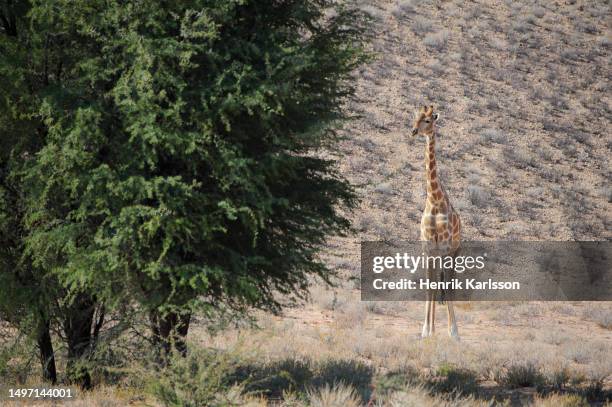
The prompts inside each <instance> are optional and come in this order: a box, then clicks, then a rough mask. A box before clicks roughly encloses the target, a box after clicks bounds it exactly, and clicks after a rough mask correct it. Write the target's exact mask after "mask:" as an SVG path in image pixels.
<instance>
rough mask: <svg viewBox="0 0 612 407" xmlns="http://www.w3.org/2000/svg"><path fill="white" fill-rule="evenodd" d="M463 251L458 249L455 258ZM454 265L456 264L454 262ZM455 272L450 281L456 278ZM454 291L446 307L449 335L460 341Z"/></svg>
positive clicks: (450, 293) (451, 292)
mask: <svg viewBox="0 0 612 407" xmlns="http://www.w3.org/2000/svg"><path fill="white" fill-rule="evenodd" d="M460 251H461V249H456V250H455V252H454V253H453V257H457V256H458V255H459V253H460ZM453 264H454V262H453ZM455 275H456V274H455V270H451V275H450V279H451V280H452V279H453V278H454V277H455ZM453 295H454V292H453V290H449V295H448V301H446V306H447V310H448V334H449V335H450V336H451V338H455V339H457V340H459V329H457V319H456V318H455V307H454V305H453V301H452V300H453Z"/></svg>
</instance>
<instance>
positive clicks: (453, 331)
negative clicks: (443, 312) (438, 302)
mask: <svg viewBox="0 0 612 407" xmlns="http://www.w3.org/2000/svg"><path fill="white" fill-rule="evenodd" d="M446 306H447V309H448V334H449V335H450V336H451V337H452V338H455V339H457V340H459V330H458V329H457V320H456V319H455V308H454V307H453V302H452V301H446Z"/></svg>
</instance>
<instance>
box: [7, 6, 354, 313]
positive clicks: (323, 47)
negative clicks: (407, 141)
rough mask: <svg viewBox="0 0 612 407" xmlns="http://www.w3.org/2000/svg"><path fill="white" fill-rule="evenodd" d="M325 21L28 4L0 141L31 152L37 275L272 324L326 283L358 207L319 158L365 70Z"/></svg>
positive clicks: (255, 13)
mask: <svg viewBox="0 0 612 407" xmlns="http://www.w3.org/2000/svg"><path fill="white" fill-rule="evenodd" d="M329 7H331V3H328V2H327V1H321V0H316V1H306V2H295V1H278V2H259V1H246V0H241V1H227V2H217V1H205V0H192V1H178V2H170V3H167V4H165V5H163V6H162V5H160V4H159V3H158V2H153V1H141V2H131V1H130V2H111V3H108V2H105V1H104V2H103V1H89V0H88V1H84V0H82V1H76V2H75V1H67V0H62V1H57V2H53V3H48V2H38V1H34V2H32V3H31V5H30V8H29V9H28V10H25V11H27V13H25V12H24V13H23V14H22V15H19V16H18V24H17V26H18V30H17V31H18V32H17V35H16V36H9V35H6V33H4V34H2V35H0V36H1V37H2V39H1V42H0V50H1V51H2V55H4V56H3V57H2V58H1V61H0V82H2V83H3V85H2V86H3V90H4V91H5V92H6V93H5V95H6V97H5V98H4V100H3V110H4V111H6V112H10V116H11V120H6V121H3V122H0V123H2V128H1V129H0V130H1V131H2V137H3V140H2V143H3V144H4V143H7V144H9V145H10V144H11V143H12V142H13V141H14V140H13V139H12V138H16V139H17V140H18V141H19V142H21V141H22V139H21V138H22V137H25V136H24V135H25V134H33V135H35V136H36V137H34V141H32V142H31V143H25V144H27V145H25V144H24V143H21V144H22V145H20V147H19V150H15V151H14V154H20V157H26V159H25V160H23V162H22V163H21V164H20V165H19V166H18V167H19V168H16V169H15V171H16V172H17V173H19V174H20V177H21V178H20V180H21V181H22V182H23V185H24V188H25V190H26V192H27V193H26V194H25V208H24V211H25V218H24V219H25V226H26V229H27V231H28V233H27V235H26V247H25V250H26V253H27V255H28V256H29V257H30V258H31V259H32V262H33V265H34V266H35V267H36V268H37V269H41V270H45V271H47V270H49V271H52V272H53V273H54V274H55V275H57V276H59V277H60V278H61V281H62V284H63V285H64V286H66V287H68V288H69V289H70V290H71V292H75V291H79V290H93V291H95V292H96V293H97V295H98V296H100V298H103V299H104V300H105V302H106V303H107V304H109V305H112V304H116V303H117V302H119V301H122V300H125V299H126V298H132V299H136V300H138V301H139V302H140V303H142V304H143V305H145V307H146V308H148V309H154V310H165V311H170V310H178V309H185V308H193V307H196V306H200V307H203V308H204V309H205V310H207V311H210V312H213V311H214V310H215V309H216V308H215V306H216V305H218V304H219V303H220V302H223V303H224V304H225V305H226V306H229V307H231V308H232V309H236V310H244V309H245V308H247V307H259V308H264V309H271V310H277V309H278V307H279V303H278V302H277V300H276V299H275V297H274V295H275V293H282V294H287V295H289V296H290V297H296V298H299V297H303V296H304V295H305V294H306V288H307V285H308V281H309V280H308V276H309V275H312V274H314V275H318V276H319V277H321V278H323V279H325V280H328V279H329V276H330V271H329V270H327V269H326V268H325V266H324V265H323V264H322V263H321V262H320V261H319V260H318V257H317V251H318V248H319V247H320V245H321V244H322V243H323V242H324V241H325V239H326V238H327V236H329V235H330V234H337V233H340V234H341V233H344V232H346V231H347V230H348V226H349V223H348V220H347V219H346V218H345V217H344V216H343V212H342V211H341V209H342V208H351V207H352V206H353V205H354V204H355V196H354V193H353V190H352V188H351V186H350V185H349V184H348V183H347V182H346V180H344V179H342V178H341V177H340V176H339V175H338V173H337V171H336V168H335V164H334V161H333V160H332V159H329V158H324V157H323V156H322V155H321V154H319V151H320V150H321V149H323V148H329V147H332V146H333V145H334V143H335V142H336V141H337V140H338V135H337V133H336V130H335V129H336V125H337V123H338V122H339V121H341V120H343V119H344V118H345V114H344V112H343V111H342V109H341V106H342V104H343V103H344V101H346V99H347V98H349V97H350V96H351V95H352V93H353V86H352V83H351V71H352V70H353V69H354V68H355V67H356V66H357V65H358V64H359V63H360V62H361V61H362V60H363V54H362V53H361V50H360V43H361V41H362V39H361V34H360V32H361V31H362V30H361V27H360V24H361V22H362V17H361V15H360V14H359V13H357V12H356V11H354V10H351V9H347V8H337V10H336V12H335V13H328V14H326V10H327V9H328V8H329ZM13 129H15V130H17V132H16V133H14V134H13V133H12V130H13ZM9 133H10V134H9ZM30 138H32V137H30ZM26 139H27V138H26Z"/></svg>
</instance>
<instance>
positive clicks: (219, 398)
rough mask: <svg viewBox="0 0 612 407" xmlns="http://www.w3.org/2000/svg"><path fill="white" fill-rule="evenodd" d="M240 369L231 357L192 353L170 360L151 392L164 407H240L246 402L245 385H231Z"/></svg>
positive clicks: (151, 384) (154, 379)
mask: <svg viewBox="0 0 612 407" xmlns="http://www.w3.org/2000/svg"><path fill="white" fill-rule="evenodd" d="M236 369H237V362H236V358H235V356H234V355H232V354H223V353H215V352H211V351H201V350H197V351H196V350H191V351H190V352H189V354H188V356H187V357H185V358H183V357H180V356H175V357H173V358H171V359H170V361H169V363H168V365H167V367H165V368H164V369H163V371H162V372H161V373H162V374H158V375H155V376H153V375H152V376H151V378H150V379H149V380H148V381H149V383H148V391H149V393H151V394H152V395H153V396H154V397H155V398H156V399H157V400H158V401H159V402H160V403H162V404H163V405H164V406H172V407H197V406H209V407H216V406H219V407H221V406H237V405H244V404H245V403H246V402H247V394H246V392H245V391H244V384H242V383H238V384H232V383H231V377H232V375H233V374H234V373H235V371H236Z"/></svg>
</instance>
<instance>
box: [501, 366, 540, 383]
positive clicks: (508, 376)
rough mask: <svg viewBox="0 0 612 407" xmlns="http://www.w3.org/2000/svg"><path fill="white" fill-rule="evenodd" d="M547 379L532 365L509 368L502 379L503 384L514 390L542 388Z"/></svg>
mask: <svg viewBox="0 0 612 407" xmlns="http://www.w3.org/2000/svg"><path fill="white" fill-rule="evenodd" d="M544 383H545V378H544V376H543V375H542V373H540V371H539V370H538V367H537V366H535V365H534V364H532V363H525V364H516V365H512V366H510V367H509V368H508V370H507V371H506V372H505V374H503V375H502V377H501V384H503V385H505V386H508V387H510V388H512V389H516V388H519V387H541V386H542V385H543V384H544Z"/></svg>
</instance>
